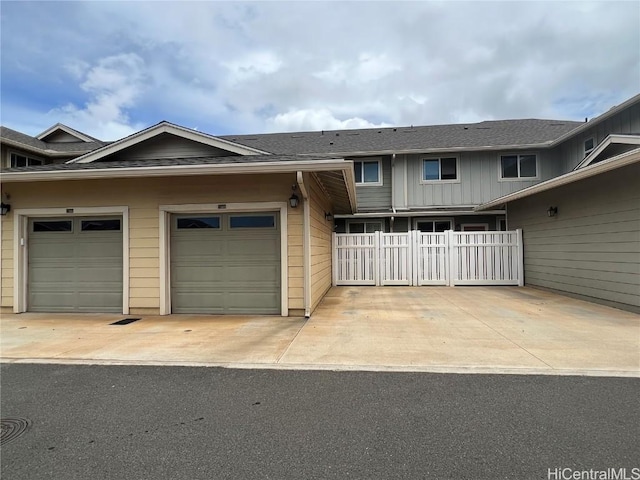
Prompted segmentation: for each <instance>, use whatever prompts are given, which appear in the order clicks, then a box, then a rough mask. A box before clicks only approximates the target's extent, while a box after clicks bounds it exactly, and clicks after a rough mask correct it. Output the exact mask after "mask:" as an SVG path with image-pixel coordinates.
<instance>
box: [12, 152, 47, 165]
mask: <svg viewBox="0 0 640 480" xmlns="http://www.w3.org/2000/svg"><path fill="white" fill-rule="evenodd" d="M32 165H44V161H42V160H41V159H39V158H33V157H28V156H26V155H21V154H19V153H12V154H11V168H17V167H30V166H32Z"/></svg>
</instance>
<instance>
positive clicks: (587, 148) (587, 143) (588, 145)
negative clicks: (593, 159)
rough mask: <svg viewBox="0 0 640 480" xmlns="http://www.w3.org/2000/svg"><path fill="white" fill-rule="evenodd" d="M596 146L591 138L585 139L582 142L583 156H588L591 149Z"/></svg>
mask: <svg viewBox="0 0 640 480" xmlns="http://www.w3.org/2000/svg"><path fill="white" fill-rule="evenodd" d="M595 146H596V142H595V141H594V139H593V138H587V139H586V140H585V141H584V156H585V157H586V156H587V155H589V154H590V153H591V152H592V151H593V149H594V148H595Z"/></svg>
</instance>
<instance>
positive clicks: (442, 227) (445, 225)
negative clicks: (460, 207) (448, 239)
mask: <svg viewBox="0 0 640 480" xmlns="http://www.w3.org/2000/svg"><path fill="white" fill-rule="evenodd" d="M415 229H416V230H420V231H421V232H424V233H434V232H446V231H447V230H451V220H416V222H415Z"/></svg>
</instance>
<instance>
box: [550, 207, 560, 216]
mask: <svg viewBox="0 0 640 480" xmlns="http://www.w3.org/2000/svg"><path fill="white" fill-rule="evenodd" d="M557 214H558V207H549V210H547V216H549V217H555V216H556V215H557Z"/></svg>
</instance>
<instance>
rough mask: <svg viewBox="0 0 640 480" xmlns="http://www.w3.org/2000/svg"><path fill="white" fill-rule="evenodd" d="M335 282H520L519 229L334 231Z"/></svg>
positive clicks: (452, 284) (390, 283) (471, 283)
mask: <svg viewBox="0 0 640 480" xmlns="http://www.w3.org/2000/svg"><path fill="white" fill-rule="evenodd" d="M333 240H334V246H333V255H334V258H333V262H332V263H333V270H334V271H333V280H334V285H416V286H417V285H451V286H454V285H523V260H522V232H521V231H520V230H518V231H509V232H453V231H451V230H449V231H447V232H443V233H423V232H420V231H418V230H414V231H411V232H406V233H382V232H375V233H357V234H347V233H337V234H334V236H333Z"/></svg>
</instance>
